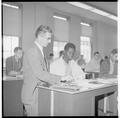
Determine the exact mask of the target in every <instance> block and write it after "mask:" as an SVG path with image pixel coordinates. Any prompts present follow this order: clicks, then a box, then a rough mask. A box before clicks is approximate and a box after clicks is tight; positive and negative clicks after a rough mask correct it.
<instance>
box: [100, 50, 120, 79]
mask: <svg viewBox="0 0 120 118" xmlns="http://www.w3.org/2000/svg"><path fill="white" fill-rule="evenodd" d="M117 56H118V50H117V49H113V50H112V51H111V53H110V55H109V57H108V58H106V59H104V60H103V61H102V63H101V64H100V74H101V76H104V77H105V76H106V77H116V75H117V71H118V60H117Z"/></svg>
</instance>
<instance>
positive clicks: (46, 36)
mask: <svg viewBox="0 0 120 118" xmlns="http://www.w3.org/2000/svg"><path fill="white" fill-rule="evenodd" d="M51 37H52V34H51V33H49V32H46V33H41V34H40V35H39V36H38V39H39V41H38V42H39V43H40V45H42V46H43V47H47V45H48V43H50V42H51Z"/></svg>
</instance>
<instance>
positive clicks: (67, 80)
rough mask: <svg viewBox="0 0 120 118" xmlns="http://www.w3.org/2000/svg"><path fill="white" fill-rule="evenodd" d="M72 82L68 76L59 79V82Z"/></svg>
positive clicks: (71, 78)
mask: <svg viewBox="0 0 120 118" xmlns="http://www.w3.org/2000/svg"><path fill="white" fill-rule="evenodd" d="M72 80H73V77H72V76H70V75H67V76H63V77H61V81H63V82H64V81H65V82H69V81H72Z"/></svg>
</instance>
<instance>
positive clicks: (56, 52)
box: [53, 41, 67, 59]
mask: <svg viewBox="0 0 120 118" xmlns="http://www.w3.org/2000/svg"><path fill="white" fill-rule="evenodd" d="M66 43H67V42H59V41H54V44H53V53H54V59H55V58H58V57H59V52H60V51H61V50H64V46H65V44H66Z"/></svg>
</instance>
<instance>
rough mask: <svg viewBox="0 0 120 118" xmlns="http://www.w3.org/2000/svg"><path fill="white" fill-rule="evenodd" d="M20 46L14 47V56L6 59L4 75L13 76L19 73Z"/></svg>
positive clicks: (20, 64) (20, 62)
mask: <svg viewBox="0 0 120 118" xmlns="http://www.w3.org/2000/svg"><path fill="white" fill-rule="evenodd" d="M22 55H23V53H22V48H20V47H16V48H15V49H14V56H11V57H8V58H7V59H6V75H10V76H15V75H18V74H20V73H21V69H22Z"/></svg>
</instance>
